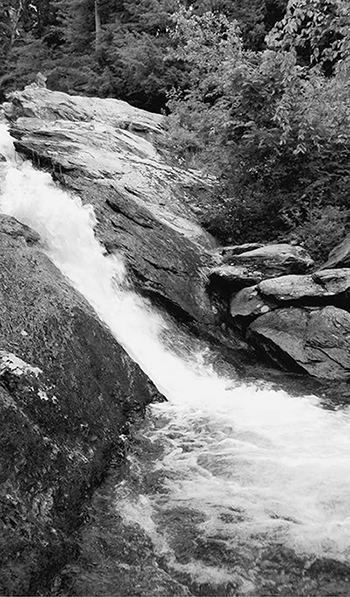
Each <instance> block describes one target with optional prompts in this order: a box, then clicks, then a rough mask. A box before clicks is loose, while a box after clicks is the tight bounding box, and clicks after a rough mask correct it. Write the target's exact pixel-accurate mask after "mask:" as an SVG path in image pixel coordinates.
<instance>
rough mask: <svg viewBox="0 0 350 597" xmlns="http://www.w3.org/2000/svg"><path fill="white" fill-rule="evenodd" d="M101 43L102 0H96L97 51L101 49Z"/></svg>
mask: <svg viewBox="0 0 350 597" xmlns="http://www.w3.org/2000/svg"><path fill="white" fill-rule="evenodd" d="M100 45H101V14H100V0H95V51H96V53H97V52H98V51H99V49H100Z"/></svg>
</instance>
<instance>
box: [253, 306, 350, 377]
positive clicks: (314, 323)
mask: <svg viewBox="0 0 350 597" xmlns="http://www.w3.org/2000/svg"><path fill="white" fill-rule="evenodd" d="M247 338H248V340H249V341H250V342H252V344H253V345H254V346H255V348H256V349H257V351H258V352H260V354H262V355H265V356H267V357H269V358H270V359H271V360H273V361H274V362H275V363H277V364H279V365H280V366H282V367H283V368H286V369H293V368H294V369H295V370H297V371H300V372H301V371H304V372H307V373H309V374H310V375H313V376H314V377H318V378H321V379H322V378H324V379H349V378H350V314H349V313H347V312H346V311H344V310H342V309H338V308H337V307H333V306H327V307H324V308H293V307H290V308H288V309H277V310H276V311H272V312H270V313H267V314H266V315H262V316H261V317H258V319H256V320H255V321H254V322H253V323H252V324H250V326H249V328H248V331H247Z"/></svg>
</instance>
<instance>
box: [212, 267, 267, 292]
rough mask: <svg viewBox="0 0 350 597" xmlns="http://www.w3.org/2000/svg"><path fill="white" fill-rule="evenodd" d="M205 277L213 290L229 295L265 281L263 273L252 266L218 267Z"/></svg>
mask: <svg viewBox="0 0 350 597" xmlns="http://www.w3.org/2000/svg"><path fill="white" fill-rule="evenodd" d="M207 275H208V278H209V280H210V284H211V285H212V287H213V288H215V289H218V290H219V291H223V292H225V291H226V292H228V293H230V294H232V293H233V292H237V291H238V290H241V289H242V288H246V287H247V286H254V285H256V284H258V283H259V282H261V281H262V280H264V279H265V275H264V273H263V272H262V271H261V270H260V269H259V268H258V267H256V266H254V265H252V266H249V265H218V266H216V267H213V268H212V269H210V270H209V272H208V274H207Z"/></svg>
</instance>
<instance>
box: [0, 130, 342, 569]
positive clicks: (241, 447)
mask: <svg viewBox="0 0 350 597" xmlns="http://www.w3.org/2000/svg"><path fill="white" fill-rule="evenodd" d="M0 153H3V155H6V157H7V159H8V161H7V163H6V164H3V165H0V166H1V168H2V169H3V172H2V175H1V176H2V184H1V189H2V192H1V197H0V209H1V211H2V212H3V213H6V214H9V215H12V216H14V217H15V218H17V219H18V220H19V221H21V222H23V223H24V224H27V225H28V226H30V227H31V228H33V229H34V230H36V231H37V232H38V233H39V234H40V236H41V239H42V248H43V250H44V251H45V252H46V253H47V255H48V256H49V257H50V259H51V260H52V261H53V262H54V263H55V265H56V266H57V267H58V268H59V269H60V270H61V272H62V273H63V274H64V275H65V276H66V277H67V278H68V279H69V280H70V282H71V284H72V285H73V286H74V287H75V288H76V289H77V290H78V291H79V292H80V293H81V294H82V295H84V297H85V298H86V299H87V301H88V302H89V303H90V304H91V305H92V307H93V308H94V309H95V311H96V313H97V314H98V316H99V317H100V319H101V320H102V321H103V322H104V323H105V324H106V325H107V326H108V327H109V328H110V330H111V332H112V334H113V335H114V336H115V337H116V338H117V340H118V341H119V342H120V343H121V344H122V345H123V346H124V347H125V349H126V350H127V351H128V353H129V354H130V355H131V356H132V358H133V359H134V360H135V361H137V362H138V363H139V364H140V366H141V367H142V369H143V370H144V371H145V372H146V373H147V375H148V376H149V377H150V378H151V379H152V380H153V381H154V383H155V384H156V385H157V387H158V388H159V390H160V391H161V392H162V393H163V394H164V395H165V396H166V397H167V399H168V402H167V403H163V404H159V405H155V406H153V407H152V411H153V417H154V419H155V420H157V419H162V420H163V423H162V424H161V425H159V426H157V425H155V426H154V427H152V428H150V431H149V437H152V438H154V437H158V438H164V441H166V442H168V449H167V450H166V453H165V455H164V456H163V457H162V458H161V459H160V460H159V461H158V462H157V463H156V465H155V466H156V467H157V468H158V469H162V468H163V469H164V471H167V472H168V473H169V478H168V480H167V494H166V496H167V500H168V504H172V505H174V504H184V503H186V504H187V505H188V506H191V507H192V508H195V509H196V511H198V512H201V513H202V514H203V517H204V520H205V522H204V523H203V524H202V526H203V533H206V534H207V535H208V536H209V535H210V533H216V535H217V536H219V535H220V534H221V536H222V538H223V540H224V541H225V542H227V543H229V544H230V542H231V544H232V545H236V546H237V545H245V546H249V545H255V547H256V548H258V546H259V545H260V544H261V541H266V542H269V541H271V542H275V543H279V544H280V543H282V544H284V545H286V546H287V547H288V548H291V549H293V550H295V552H296V553H298V554H304V555H305V554H307V555H313V556H321V557H333V558H336V559H338V560H341V561H345V560H346V559H347V558H349V555H350V500H349V495H350V467H349V453H350V416H349V410H348V409H344V410H338V411H330V410H324V409H322V408H321V407H320V406H319V403H318V399H317V398H316V397H313V396H300V397H293V396H290V395H288V394H287V393H286V392H284V391H282V390H281V391H278V390H275V389H272V388H271V387H269V386H268V385H267V384H265V385H264V384H261V385H254V384H244V383H242V382H239V381H238V380H237V379H235V377H234V375H233V376H232V377H229V376H228V377H224V376H219V375H218V374H216V373H215V372H214V371H213V369H212V368H211V367H210V365H209V366H208V365H207V364H204V363H205V361H206V359H205V349H203V350H204V352H203V350H202V351H201V350H200V351H198V352H197V353H194V352H193V351H192V350H185V349H183V351H182V354H181V348H179V347H177V349H176V350H172V348H171V342H169V338H171V339H172V340H171V341H172V342H173V344H174V346H176V342H177V338H176V332H175V331H173V330H172V329H171V327H170V324H167V323H165V322H164V321H163V320H162V318H161V316H160V315H159V314H158V313H157V312H156V311H154V310H153V309H152V307H151V306H150V304H149V303H148V302H147V301H145V300H143V299H141V298H140V297H139V296H137V295H136V294H135V293H134V292H133V290H132V288H131V287H130V285H129V284H128V280H127V274H126V269H125V266H124V263H123V258H122V256H115V255H114V256H110V255H106V254H105V251H104V248H103V247H102V246H101V245H100V244H99V242H98V241H97V240H96V239H95V236H94V225H95V223H96V221H95V216H94V212H93V209H92V208H91V207H90V206H83V205H82V203H81V201H80V200H79V198H78V197H73V196H70V195H69V194H68V193H66V192H64V191H63V190H61V189H60V188H59V187H57V186H56V185H55V184H54V183H53V181H52V179H51V177H50V175H49V174H47V173H43V172H40V171H36V170H34V169H33V167H32V166H31V164H30V163H28V162H24V163H21V164H16V162H15V160H14V154H13V149H12V142H11V139H10V137H9V135H8V133H7V132H6V129H5V127H3V126H2V127H1V129H0ZM165 336H166V337H167V341H166V342H165V341H164V337H165ZM188 343H189V346H191V341H190V339H189V340H188ZM179 355H180V356H179ZM18 356H19V357H20V356H21V355H18ZM170 473H171V474H170ZM164 499H165V498H164V495H162V500H163V502H164ZM163 505H164V504H163ZM161 507H163V506H162V504H160V502H159V503H157V498H156V497H155V498H154V499H148V498H147V499H146V498H144V499H143V500H141V501H139V502H138V503H135V504H131V503H127V502H126V501H125V504H124V514H125V516H129V517H130V518H131V519H134V520H135V519H136V520H137V519H138V518H139V519H140V524H143V525H144V526H145V529H146V530H148V531H149V532H150V533H151V534H152V533H153V536H154V540H155V541H157V540H159V544H160V543H161V537H160V534H159V532H158V531H157V528H156V524H155V522H154V520H153V513H154V512H155V511H156V509H157V508H158V510H159V508H161ZM237 513H239V517H237ZM233 514H234V515H235V516H233ZM225 516H226V518H225ZM229 516H231V518H229ZM234 518H235V519H234ZM159 549H164V545H163V546H160V547H159ZM245 549H246V547H245ZM209 573H210V574H211V576H210V574H209ZM208 574H209V576H210V578H212V579H215V574H217V571H216V572H215V570H212V571H211V572H210V571H209V572H208ZM221 574H222V573H221Z"/></svg>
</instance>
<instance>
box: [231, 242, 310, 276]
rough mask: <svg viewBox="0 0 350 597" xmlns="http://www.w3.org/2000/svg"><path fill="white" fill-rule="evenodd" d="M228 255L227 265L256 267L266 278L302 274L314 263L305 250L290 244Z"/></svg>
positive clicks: (266, 246) (268, 246)
mask: <svg viewBox="0 0 350 597" xmlns="http://www.w3.org/2000/svg"><path fill="white" fill-rule="evenodd" d="M228 255H229V256H228V257H227V263H229V264H230V265H240V266H242V265H244V266H250V267H252V266H255V267H257V268H258V269H259V270H261V272H262V273H263V274H264V277H274V276H282V275H283V274H302V273H305V272H306V271H307V270H308V269H310V268H311V267H312V265H313V263H314V262H313V260H312V259H311V257H310V255H309V254H308V253H307V251H305V249H303V248H302V247H296V246H294V245H288V244H275V245H265V246H263V247H260V248H258V249H254V250H252V251H246V252H244V253H240V254H239V255H233V254H228ZM224 261H226V259H225V258H224Z"/></svg>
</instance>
